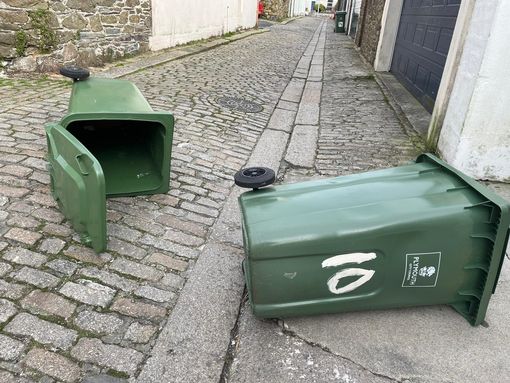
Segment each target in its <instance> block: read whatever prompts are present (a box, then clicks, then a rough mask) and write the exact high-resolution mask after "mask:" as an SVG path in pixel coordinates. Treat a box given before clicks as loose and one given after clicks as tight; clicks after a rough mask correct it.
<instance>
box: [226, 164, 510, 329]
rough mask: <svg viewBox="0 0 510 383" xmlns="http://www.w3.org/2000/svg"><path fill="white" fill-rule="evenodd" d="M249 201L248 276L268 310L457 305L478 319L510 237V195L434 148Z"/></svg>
mask: <svg viewBox="0 0 510 383" xmlns="http://www.w3.org/2000/svg"><path fill="white" fill-rule="evenodd" d="M249 170H251V173H247V172H245V176H250V174H255V172H253V169H249ZM273 179H274V177H273ZM236 183H237V181H236ZM238 185H239V183H238ZM241 186H249V185H241ZM239 203H240V207H241V212H242V227H243V237H244V249H245V261H244V271H245V278H246V284H247V287H248V292H249V298H250V301H251V305H252V308H253V311H254V314H255V315H256V316H258V317H263V318H274V317H290V316H302V315H313V314H323V313H337V312H345V311H356V310H371V309H384V308H397V307H409V306H419V305H436V304H447V305H450V306H452V307H453V308H454V309H455V310H457V311H458V312H459V313H460V314H461V315H462V316H464V317H465V318H466V319H467V320H468V321H469V323H471V324H472V325H478V324H480V323H481V322H482V321H483V320H484V317H485V314H486V311H487V306H488V304H489V299H490V297H491V294H493V293H494V291H495V288H496V284H497V281H498V277H499V273H500V271H501V267H502V263H503V259H504V254H505V250H506V246H507V242H508V234H509V224H510V206H509V203H508V202H506V201H505V200H503V199H502V198H500V197H498V196H497V195H496V194H495V193H493V192H492V191H490V190H489V189H487V188H486V187H485V186H483V185H481V184H480V183H478V182H476V181H475V180H473V179H472V178H469V177H468V176H466V175H464V174H462V173H461V172H459V171H457V170H455V169H454V168H452V167H450V166H449V165H447V164H446V163H444V162H443V161H441V160H439V159H438V158H436V157H434V156H432V155H429V154H424V155H421V156H420V157H418V159H417V160H416V162H415V163H412V164H409V165H405V166H400V167H396V168H391V169H385V170H378V171H372V172H368V173H363V174H357V175H349V176H343V177H338V178H333V179H326V180H319V181H310V182H304V183H296V184H290V185H282V186H276V187H266V188H263V189H258V190H253V191H250V192H246V193H244V194H242V195H241V196H240V197H239Z"/></svg>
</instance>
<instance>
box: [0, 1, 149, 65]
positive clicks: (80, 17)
mask: <svg viewBox="0 0 510 383" xmlns="http://www.w3.org/2000/svg"><path fill="white" fill-rule="evenodd" d="M151 19H152V10H151V0H63V1H55V0H46V1H45V0H0V57H2V58H3V59H7V60H13V61H12V64H13V68H14V69H18V70H25V71H41V72H48V71H55V70H56V68H57V67H58V66H59V65H61V64H77V65H83V66H98V65H101V64H103V63H105V62H109V61H112V60H114V59H117V58H119V57H123V56H126V55H132V54H135V53H139V52H143V51H146V50H148V49H149V36H150V34H151V28H152V24H151ZM38 20H39V23H37V21H38ZM38 24H39V25H38ZM41 24H42V25H41ZM23 36H24V37H23ZM23 38H25V39H26V47H25V51H24V52H23V53H22V52H21V51H22V50H23V49H22V46H23ZM41 39H46V40H47V42H49V43H50V46H47V50H48V51H49V53H47V54H44V53H43V52H41V49H40V47H39V46H40V43H41ZM16 48H18V49H16ZM20 55H22V56H25V57H19V56H20Z"/></svg>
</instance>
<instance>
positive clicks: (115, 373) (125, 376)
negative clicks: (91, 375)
mask: <svg viewBox="0 0 510 383" xmlns="http://www.w3.org/2000/svg"><path fill="white" fill-rule="evenodd" d="M106 374H107V375H111V376H113V377H115V378H120V379H128V378H129V377H130V375H129V374H127V373H125V372H121V371H117V370H113V369H109V370H107V371H106Z"/></svg>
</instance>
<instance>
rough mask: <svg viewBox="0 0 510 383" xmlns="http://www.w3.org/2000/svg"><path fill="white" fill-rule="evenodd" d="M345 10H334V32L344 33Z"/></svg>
mask: <svg viewBox="0 0 510 383" xmlns="http://www.w3.org/2000/svg"><path fill="white" fill-rule="evenodd" d="M346 15H347V12H345V11H336V12H335V32H336V33H345V17H346Z"/></svg>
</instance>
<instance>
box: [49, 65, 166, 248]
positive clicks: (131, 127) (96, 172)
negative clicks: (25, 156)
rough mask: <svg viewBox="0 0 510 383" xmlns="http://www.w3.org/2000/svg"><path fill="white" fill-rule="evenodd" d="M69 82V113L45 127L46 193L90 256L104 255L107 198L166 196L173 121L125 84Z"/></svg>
mask: <svg viewBox="0 0 510 383" xmlns="http://www.w3.org/2000/svg"><path fill="white" fill-rule="evenodd" d="M61 73H62V74H64V75H66V76H68V77H72V78H74V80H75V81H74V83H73V88H72V93H71V99H70V102H69V111H68V113H67V115H65V116H64V118H62V120H61V121H60V122H59V123H52V124H48V125H47V126H46V138H47V144H48V162H49V172H50V178H51V189H52V194H53V196H54V198H55V199H56V200H57V202H58V204H59V207H60V208H61V210H62V212H63V214H64V215H65V216H66V217H67V218H68V219H69V220H70V222H71V223H72V225H73V227H74V228H75V230H76V231H77V232H79V233H80V235H81V238H82V241H83V242H84V243H86V244H88V245H90V246H91V247H93V248H94V250H95V251H97V252H100V251H103V250H105V249H106V198H107V197H117V196H135V195H140V194H156V193H166V192H167V191H168V189H169V178H170V155H171V147H172V135H173V124H174V118H173V116H172V114H170V113H167V112H154V111H153V110H152V108H151V107H150V105H149V103H148V102H147V101H146V100H145V98H144V97H143V95H142V93H141V92H140V91H139V90H138V88H137V87H136V86H135V85H134V84H132V83H131V82H129V81H124V80H114V79H102V78H89V76H88V72H87V71H86V70H83V69H81V68H63V69H62V70H61Z"/></svg>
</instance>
